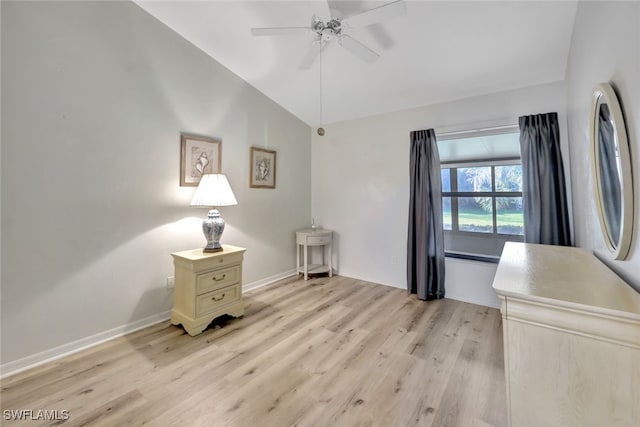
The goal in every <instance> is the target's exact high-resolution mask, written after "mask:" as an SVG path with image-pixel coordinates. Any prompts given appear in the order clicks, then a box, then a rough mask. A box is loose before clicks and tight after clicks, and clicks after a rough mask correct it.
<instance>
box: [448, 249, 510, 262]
mask: <svg viewBox="0 0 640 427" xmlns="http://www.w3.org/2000/svg"><path fill="white" fill-rule="evenodd" d="M444 256H445V257H446V258H456V259H466V260H469V261H479V262H488V263H491V264H497V263H498V262H500V257H496V256H491V255H477V254H465V253H460V252H447V251H445V253H444Z"/></svg>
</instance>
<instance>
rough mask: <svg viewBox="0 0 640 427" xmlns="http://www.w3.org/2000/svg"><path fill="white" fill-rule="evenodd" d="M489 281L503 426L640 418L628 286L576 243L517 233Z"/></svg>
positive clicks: (639, 302)
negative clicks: (496, 323)
mask: <svg viewBox="0 0 640 427" xmlns="http://www.w3.org/2000/svg"><path fill="white" fill-rule="evenodd" d="M493 288H494V290H495V291H496V293H497V294H498V296H499V298H500V299H501V303H502V306H501V312H502V318H503V333H504V355H505V373H506V383H507V405H508V419H509V424H510V425H511V426H513V427H522V426H527V427H529V426H530V427H540V426H545V427H554V426H558V427H570V426H576V427H589V426H593V427H604V426H606V427H613V426H625V427H630V426H640V294H639V293H638V292H636V291H635V290H634V289H633V288H631V287H630V286H629V285H628V284H627V283H625V282H624V281H623V280H621V279H620V278H619V277H618V276H617V275H616V274H614V273H613V272H612V271H611V270H610V269H609V268H607V266H605V265H604V264H603V263H602V262H601V261H599V260H598V259H597V258H596V257H595V256H593V255H592V254H591V253H589V252H587V251H585V250H583V249H579V248H568V247H558V246H546V245H534V244H526V243H507V244H506V245H505V248H504V251H503V253H502V257H501V258H500V264H499V266H498V270H497V273H496V276H495V280H494V282H493Z"/></svg>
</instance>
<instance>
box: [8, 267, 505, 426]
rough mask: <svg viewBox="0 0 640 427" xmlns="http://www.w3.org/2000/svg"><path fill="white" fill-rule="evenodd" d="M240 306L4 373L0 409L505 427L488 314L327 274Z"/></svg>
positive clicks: (136, 418) (74, 421)
mask: <svg viewBox="0 0 640 427" xmlns="http://www.w3.org/2000/svg"><path fill="white" fill-rule="evenodd" d="M244 298H245V304H246V311H245V315H244V317H243V318H240V319H227V320H225V321H222V322H218V323H219V324H217V325H214V326H211V327H210V328H209V329H208V330H207V331H205V332H204V333H203V334H201V335H198V336H196V337H190V336H189V335H186V334H185V333H184V331H183V330H182V329H181V328H179V327H175V326H171V325H169V324H168V322H166V323H162V324H159V325H156V326H152V327H149V328H146V329H144V330H141V331H138V332H136V333H133V334H130V335H127V336H125V337H122V338H118V339H115V340H112V341H109V342H107V343H105V344H101V345H99V346H96V347H93V348H91V349H89V350H86V351H83V352H80V353H77V354H74V355H72V356H68V357H66V358H64V359H61V360H58V361H56V362H53V363H50V364H48V365H44V366H41V367H37V368H34V369H32V370H30V371H27V372H24V373H20V374H17V375H14V376H12V377H8V378H6V379H4V380H2V395H1V396H0V397H1V407H2V409H3V410H6V409H33V410H38V409H48V410H54V409H57V410H68V411H69V416H70V418H69V420H68V421H66V422H65V423H64V425H74V426H76V425H78V426H79V425H92V426H93V425H105V426H124V425H132V426H138V425H143V424H144V425H150V426H170V425H171V426H173V425H175V426H242V427H251V426H293V425H298V426H465V427H469V426H504V425H506V403H505V384H504V371H503V353H502V332H501V317H500V313H499V311H498V310H496V309H493V308H487V307H482V306H478V305H473V304H467V303H463V302H458V301H453V300H448V299H444V300H440V301H431V302H423V301H419V300H418V299H416V298H415V296H408V295H407V293H406V292H405V291H404V290H401V289H395V288H390V287H387V286H382V285H376V284H372V283H368V282H363V281H359V280H355V279H350V278H346V277H341V276H334V277H333V278H316V279H313V280H309V281H306V282H305V281H304V280H301V279H299V278H297V277H295V278H290V279H285V280H283V281H280V282H278V283H275V284H273V285H270V286H267V287H264V288H261V289H257V290H255V291H250V292H247V293H246V294H245V296H244ZM0 423H1V424H2V425H3V426H5V425H6V426H10V425H17V424H20V423H13V422H11V421H6V420H2V421H0ZM52 424H54V423H52V422H40V423H37V422H31V421H30V422H28V423H25V424H23V425H52Z"/></svg>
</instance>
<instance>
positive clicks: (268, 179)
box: [249, 147, 276, 188]
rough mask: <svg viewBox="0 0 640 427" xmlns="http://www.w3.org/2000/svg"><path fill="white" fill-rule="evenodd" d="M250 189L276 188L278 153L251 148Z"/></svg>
mask: <svg viewBox="0 0 640 427" xmlns="http://www.w3.org/2000/svg"><path fill="white" fill-rule="evenodd" d="M249 169H250V172H249V173H250V176H249V187H251V188H276V152H275V151H273V150H267V149H264V148H258V147H251V155H250V167H249Z"/></svg>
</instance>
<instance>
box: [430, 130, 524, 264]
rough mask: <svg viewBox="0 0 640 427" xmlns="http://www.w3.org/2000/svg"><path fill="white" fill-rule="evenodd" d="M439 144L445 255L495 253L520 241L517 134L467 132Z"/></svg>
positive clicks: (520, 194) (475, 255) (481, 257)
mask: <svg viewBox="0 0 640 427" xmlns="http://www.w3.org/2000/svg"><path fill="white" fill-rule="evenodd" d="M441 147H443V148H444V149H443V150H442V151H443V153H442V155H441V177H442V205H443V224H444V229H445V251H446V252H447V255H449V256H456V255H457V256H460V255H463V256H465V257H469V256H470V257H472V258H474V259H485V258H486V257H489V258H496V257H499V256H500V253H501V252H502V248H503V246H504V243H505V242H506V241H523V236H524V216H523V210H522V166H521V165H520V152H519V150H520V147H519V134H518V133H516V132H513V131H511V132H510V133H505V134H497V135H491V134H489V135H480V136H478V135H477V134H476V135H474V136H466V135H465V137H464V138H460V137H458V138H456V139H445V140H444V141H443V142H442V143H441V142H440V141H438V148H439V149H440V148H441Z"/></svg>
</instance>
